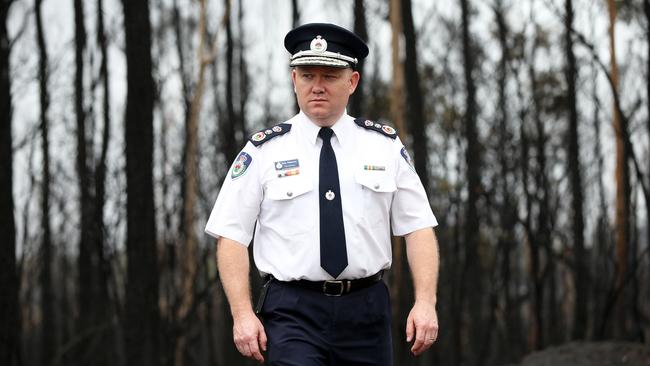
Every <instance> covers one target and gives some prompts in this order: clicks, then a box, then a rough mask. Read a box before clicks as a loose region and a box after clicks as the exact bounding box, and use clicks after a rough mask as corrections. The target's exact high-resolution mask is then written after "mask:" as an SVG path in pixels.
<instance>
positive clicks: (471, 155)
mask: <svg viewBox="0 0 650 366" xmlns="http://www.w3.org/2000/svg"><path fill="white" fill-rule="evenodd" d="M460 5H461V11H462V49H463V69H464V77H465V89H466V97H465V108H466V109H465V116H464V118H463V124H464V136H465V142H466V144H467V145H466V147H465V166H466V171H465V179H466V181H467V191H468V192H467V205H466V208H465V267H464V271H463V277H464V278H463V279H464V281H463V291H464V294H463V296H462V297H461V299H462V300H463V301H462V302H461V304H462V308H463V309H464V310H465V311H467V319H468V323H467V324H468V325H467V327H466V329H465V331H466V333H465V334H466V336H467V342H468V343H467V344H468V346H469V350H470V352H469V353H468V354H467V361H468V362H467V364H468V365H477V364H478V362H479V360H478V359H477V357H476V355H477V350H479V349H480V345H481V342H482V338H483V337H482V335H483V326H482V322H483V320H482V318H483V317H482V312H481V310H482V308H483V307H482V305H481V304H482V302H483V296H482V288H483V286H481V268H480V261H479V254H478V250H479V241H480V238H481V237H480V232H479V229H480V221H479V202H478V201H479V199H480V196H481V192H482V187H481V155H480V154H481V149H480V142H479V136H478V130H477V126H476V123H477V121H476V120H477V105H476V84H475V81H474V76H473V75H472V74H473V72H474V68H475V66H474V60H475V51H474V45H473V43H472V39H471V37H472V36H471V34H470V28H471V15H470V13H471V9H470V4H469V0H460Z"/></svg>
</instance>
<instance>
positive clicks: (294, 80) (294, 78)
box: [291, 67, 298, 93]
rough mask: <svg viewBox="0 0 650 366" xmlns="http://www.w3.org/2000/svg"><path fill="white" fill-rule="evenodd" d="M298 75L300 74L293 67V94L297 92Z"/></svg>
mask: <svg viewBox="0 0 650 366" xmlns="http://www.w3.org/2000/svg"><path fill="white" fill-rule="evenodd" d="M297 75H298V72H297V71H296V68H295V67H293V68H291V81H292V82H293V92H294V93H295V92H296V76H297Z"/></svg>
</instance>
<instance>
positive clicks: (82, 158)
mask: <svg viewBox="0 0 650 366" xmlns="http://www.w3.org/2000/svg"><path fill="white" fill-rule="evenodd" d="M84 21H85V13H84V3H83V0H74V22H75V28H74V29H75V37H74V38H75V78H74V90H75V99H74V107H75V108H74V110H75V120H76V138H77V156H76V168H77V176H78V183H79V208H80V214H79V217H80V220H79V221H80V235H79V255H78V257H77V269H78V272H77V275H78V284H79V287H78V298H77V300H78V307H79V317H78V319H77V327H76V332H77V334H83V336H82V337H81V338H80V339H79V342H77V343H76V344H75V347H74V356H73V357H75V358H76V361H77V364H78V365H88V364H90V362H91V358H92V357H94V353H95V351H96V349H94V347H97V346H98V344H97V343H96V340H97V338H96V337H97V336H98V334H99V332H100V331H99V328H98V327H97V326H98V324H97V320H98V319H97V317H96V314H97V310H98V307H99V306H105V304H100V303H97V302H96V301H98V300H99V299H98V298H97V297H96V296H97V292H96V289H97V276H96V270H95V265H94V263H97V262H96V258H97V252H96V247H95V245H96V243H95V238H94V235H95V234H94V229H95V227H94V223H93V216H94V206H93V205H94V202H93V200H94V198H93V195H92V191H91V182H92V178H91V173H90V168H89V166H88V153H89V151H88V146H87V137H86V136H87V133H88V131H87V130H86V121H87V117H86V110H85V107H84V75H85V71H84V67H85V59H84V53H85V49H86V42H87V34H86V27H85V24H84Z"/></svg>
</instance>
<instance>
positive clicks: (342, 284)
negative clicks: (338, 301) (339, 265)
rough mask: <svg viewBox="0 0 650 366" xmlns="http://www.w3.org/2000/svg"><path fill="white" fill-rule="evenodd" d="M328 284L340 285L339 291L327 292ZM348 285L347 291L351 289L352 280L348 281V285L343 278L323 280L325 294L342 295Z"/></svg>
mask: <svg viewBox="0 0 650 366" xmlns="http://www.w3.org/2000/svg"><path fill="white" fill-rule="evenodd" d="M328 284H337V285H339V289H340V290H339V291H338V293H336V292H335V293H329V292H327V289H328ZM346 287H347V291H350V282H349V281H348V283H347V286H345V284H344V281H343V280H336V281H323V293H324V294H325V296H341V295H343V294H344V293H345V291H346Z"/></svg>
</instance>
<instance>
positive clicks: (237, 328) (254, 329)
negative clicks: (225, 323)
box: [232, 310, 266, 363]
mask: <svg viewBox="0 0 650 366" xmlns="http://www.w3.org/2000/svg"><path fill="white" fill-rule="evenodd" d="M233 323H234V324H233V327H232V333H233V340H234V341H235V346H236V347H237V350H238V351H239V353H241V354H242V355H244V356H246V357H249V358H252V359H254V360H257V361H259V362H260V363H261V362H264V356H262V351H266V333H265V332H264V326H263V325H262V322H260V320H259V319H258V318H257V317H256V316H255V314H254V313H253V311H252V310H251V311H248V312H246V313H244V314H243V315H237V316H233Z"/></svg>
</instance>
